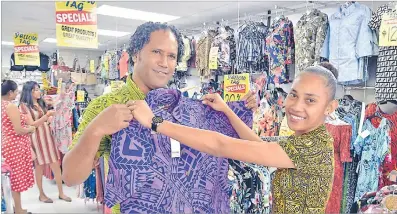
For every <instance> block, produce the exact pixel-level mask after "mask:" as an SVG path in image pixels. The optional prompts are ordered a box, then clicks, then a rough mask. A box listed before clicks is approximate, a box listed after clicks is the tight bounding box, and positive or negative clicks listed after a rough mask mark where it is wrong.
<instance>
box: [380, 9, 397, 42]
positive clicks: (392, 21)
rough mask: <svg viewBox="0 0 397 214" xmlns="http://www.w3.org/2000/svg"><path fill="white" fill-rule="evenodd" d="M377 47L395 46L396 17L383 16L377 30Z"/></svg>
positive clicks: (396, 36) (396, 37) (396, 38)
mask: <svg viewBox="0 0 397 214" xmlns="http://www.w3.org/2000/svg"><path fill="white" fill-rule="evenodd" d="M379 46H397V16H396V15H390V14H387V13H386V14H383V16H382V22H381V24H380V28H379Z"/></svg>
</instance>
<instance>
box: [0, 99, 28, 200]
mask: <svg viewBox="0 0 397 214" xmlns="http://www.w3.org/2000/svg"><path fill="white" fill-rule="evenodd" d="M9 104H10V102H9V101H1V119H2V132H1V134H2V139H1V150H2V156H3V158H4V159H5V163H6V164H8V165H9V166H10V167H11V170H12V171H11V174H10V181H11V190H12V191H14V192H24V191H26V190H28V189H29V188H31V187H33V185H34V176H33V160H32V152H31V149H30V148H31V143H30V139H29V135H28V134H26V135H18V134H17V133H16V132H15V129H14V127H13V125H12V123H11V120H10V118H9V117H8V115H7V113H6V109H7V106H8V105H9ZM21 126H22V127H24V126H26V116H25V115H23V114H21Z"/></svg>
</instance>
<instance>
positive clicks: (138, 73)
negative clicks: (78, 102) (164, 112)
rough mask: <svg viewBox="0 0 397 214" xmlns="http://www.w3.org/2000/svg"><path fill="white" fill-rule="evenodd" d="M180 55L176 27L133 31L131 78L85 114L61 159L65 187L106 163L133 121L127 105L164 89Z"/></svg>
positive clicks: (155, 25)
mask: <svg viewBox="0 0 397 214" xmlns="http://www.w3.org/2000/svg"><path fill="white" fill-rule="evenodd" d="M182 54H183V40H182V36H181V34H180V33H179V32H178V30H177V29H176V28H175V27H173V26H170V25H167V24H163V23H153V22H147V23H144V24H142V25H140V26H139V27H138V28H137V29H136V31H135V33H134V35H132V37H131V39H130V48H129V55H130V57H131V58H132V62H133V65H134V73H133V75H132V78H130V77H129V78H127V81H126V84H125V85H124V86H123V87H122V88H121V89H120V90H117V91H115V92H112V93H109V94H105V95H102V96H100V97H98V98H96V99H94V100H93V101H91V102H90V104H89V105H88V107H87V109H86V110H85V112H84V114H83V118H82V122H81V123H80V125H79V128H78V131H77V133H76V135H75V137H74V139H73V142H72V145H71V147H70V151H69V152H68V153H67V154H66V155H65V157H64V159H63V180H64V181H65V183H66V184H67V185H68V186H73V185H79V184H81V183H83V182H84V181H85V180H86V179H87V178H88V176H89V174H90V173H91V171H92V166H93V163H94V161H95V160H96V159H98V158H99V157H100V156H102V155H104V156H105V159H106V157H108V156H109V153H110V147H111V145H110V142H111V135H112V134H114V133H116V132H118V131H119V130H121V129H123V128H126V127H128V126H129V122H130V121H131V120H132V119H133V117H132V113H131V110H130V109H129V105H128V101H132V100H143V99H144V98H145V95H146V94H147V93H148V92H149V91H150V90H153V89H158V88H164V87H165V86H166V85H167V83H168V82H169V80H170V79H171V78H172V76H173V74H174V72H175V67H176V65H177V62H178V61H179V60H180V59H181V56H182ZM249 94H250V96H247V97H246V100H247V105H248V106H249V107H250V108H254V107H255V105H256V100H255V97H254V96H253V94H251V93H249ZM106 173H107V172H106ZM117 209H118V208H115V211H116V212H117ZM113 210H114V209H113ZM118 213H119V212H118Z"/></svg>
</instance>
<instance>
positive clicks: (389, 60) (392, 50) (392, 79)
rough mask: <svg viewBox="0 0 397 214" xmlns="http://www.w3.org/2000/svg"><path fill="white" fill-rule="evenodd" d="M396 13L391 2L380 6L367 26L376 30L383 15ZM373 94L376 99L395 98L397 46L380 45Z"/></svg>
mask: <svg viewBox="0 0 397 214" xmlns="http://www.w3.org/2000/svg"><path fill="white" fill-rule="evenodd" d="M396 14H397V12H396V10H395V8H394V5H392V3H390V4H386V5H382V6H380V7H379V8H378V9H377V10H376V11H375V12H374V13H373V14H372V17H371V20H370V22H369V27H370V28H371V29H372V30H374V31H377V32H378V36H380V34H383V32H379V28H380V26H381V24H382V17H383V16H384V15H391V16H393V15H394V16H395V15H396ZM375 96H376V99H377V100H378V101H385V100H397V46H380V47H379V57H378V63H377V70H376V84H375Z"/></svg>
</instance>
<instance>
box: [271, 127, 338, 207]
mask: <svg viewBox="0 0 397 214" xmlns="http://www.w3.org/2000/svg"><path fill="white" fill-rule="evenodd" d="M279 144H280V145H281V147H282V148H283V149H284V151H285V152H286V153H287V154H288V156H289V157H290V158H291V160H292V161H293V163H294V164H295V169H278V170H277V171H276V174H275V177H274V179H273V181H272V182H273V185H272V186H273V197H274V202H273V203H274V206H273V211H274V213H325V208H326V205H327V202H328V198H329V196H330V194H331V190H332V182H333V177H334V146H333V139H332V137H331V135H330V134H328V132H327V130H326V128H325V126H324V125H322V126H320V127H319V128H317V129H315V130H313V131H311V132H309V133H306V134H303V135H300V136H295V135H292V136H290V137H288V139H287V140H283V141H280V142H279Z"/></svg>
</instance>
